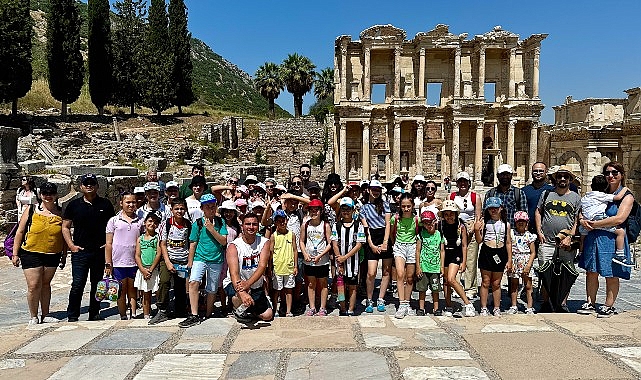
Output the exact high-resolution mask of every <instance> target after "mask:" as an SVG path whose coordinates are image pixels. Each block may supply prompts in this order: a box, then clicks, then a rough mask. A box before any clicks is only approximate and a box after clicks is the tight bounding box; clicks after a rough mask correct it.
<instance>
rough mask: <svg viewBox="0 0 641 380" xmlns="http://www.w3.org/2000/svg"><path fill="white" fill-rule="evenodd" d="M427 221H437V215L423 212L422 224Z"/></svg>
mask: <svg viewBox="0 0 641 380" xmlns="http://www.w3.org/2000/svg"><path fill="white" fill-rule="evenodd" d="M426 220H429V221H432V220H436V215H434V213H433V212H432V211H423V212H422V213H421V222H424V221H426Z"/></svg>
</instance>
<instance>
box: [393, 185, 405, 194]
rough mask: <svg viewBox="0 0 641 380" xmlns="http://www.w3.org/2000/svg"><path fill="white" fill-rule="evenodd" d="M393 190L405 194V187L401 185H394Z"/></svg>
mask: <svg viewBox="0 0 641 380" xmlns="http://www.w3.org/2000/svg"><path fill="white" fill-rule="evenodd" d="M391 191H394V192H397V193H400V194H403V189H402V188H401V187H400V186H394V187H393V188H392V190H391Z"/></svg>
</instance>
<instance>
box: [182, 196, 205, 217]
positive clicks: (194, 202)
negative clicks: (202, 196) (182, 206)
mask: <svg viewBox="0 0 641 380" xmlns="http://www.w3.org/2000/svg"><path fill="white" fill-rule="evenodd" d="M185 201H186V202H187V213H188V214H189V220H191V221H192V222H193V221H195V220H198V219H200V218H202V217H203V216H205V214H203V211H202V210H201V209H200V201H199V200H198V199H196V198H187V199H185Z"/></svg>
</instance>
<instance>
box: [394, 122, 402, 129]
mask: <svg viewBox="0 0 641 380" xmlns="http://www.w3.org/2000/svg"><path fill="white" fill-rule="evenodd" d="M397 128H398V129H400V128H401V122H400V121H399V120H394V129H397Z"/></svg>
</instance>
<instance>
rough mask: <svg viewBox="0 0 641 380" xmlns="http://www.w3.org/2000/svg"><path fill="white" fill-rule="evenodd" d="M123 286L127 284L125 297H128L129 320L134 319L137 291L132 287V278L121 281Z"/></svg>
mask: <svg viewBox="0 0 641 380" xmlns="http://www.w3.org/2000/svg"><path fill="white" fill-rule="evenodd" d="M122 282H123V284H127V285H126V287H127V296H128V297H129V308H130V309H131V318H135V317H136V315H137V314H138V302H137V301H138V289H136V287H135V286H134V280H133V279H132V278H126V279H124V280H122Z"/></svg>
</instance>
